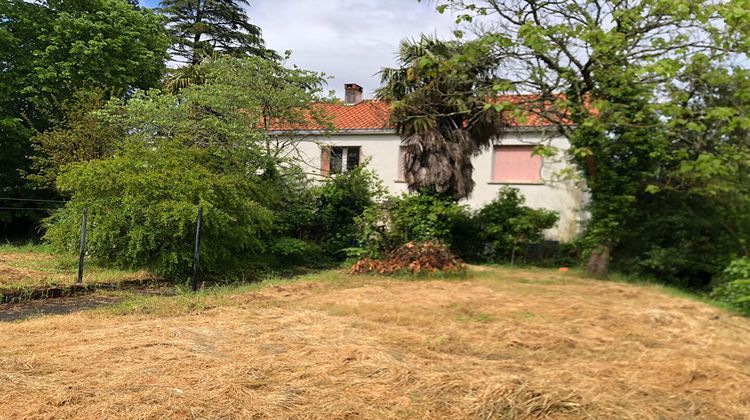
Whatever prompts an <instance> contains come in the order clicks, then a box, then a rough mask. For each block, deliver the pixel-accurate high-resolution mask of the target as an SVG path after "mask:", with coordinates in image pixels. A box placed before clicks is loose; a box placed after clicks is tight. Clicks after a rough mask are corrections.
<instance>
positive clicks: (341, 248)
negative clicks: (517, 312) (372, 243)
mask: <svg viewBox="0 0 750 420" xmlns="http://www.w3.org/2000/svg"><path fill="white" fill-rule="evenodd" d="M384 193H385V189H384V188H383V186H382V183H381V182H380V180H379V179H378V178H377V175H375V173H374V172H372V171H371V170H369V169H367V167H366V165H361V166H359V167H357V168H355V169H354V170H351V171H348V172H345V173H343V174H338V175H335V176H331V177H330V178H328V179H326V180H325V181H324V183H323V184H322V185H320V186H318V187H315V188H313V190H312V192H311V195H312V197H313V200H314V201H313V203H314V208H313V212H312V220H311V223H310V225H309V227H308V230H309V232H308V233H307V235H306V236H308V237H309V238H310V239H311V240H313V241H315V242H317V243H318V244H319V245H320V246H321V247H322V248H323V250H324V251H325V253H326V254H327V255H328V256H330V257H332V258H335V259H342V258H344V257H346V249H348V248H351V247H354V246H356V245H357V239H358V237H359V229H358V227H357V220H358V218H360V217H361V216H362V214H363V213H364V212H365V210H366V209H368V208H370V207H372V206H373V205H374V204H375V203H376V202H377V201H378V200H379V199H380V198H381V197H382V196H383V194H384Z"/></svg>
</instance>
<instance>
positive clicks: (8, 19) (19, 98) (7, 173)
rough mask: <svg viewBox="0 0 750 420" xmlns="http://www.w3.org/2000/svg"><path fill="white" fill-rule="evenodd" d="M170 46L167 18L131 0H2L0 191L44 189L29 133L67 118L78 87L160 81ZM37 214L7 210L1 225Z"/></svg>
mask: <svg viewBox="0 0 750 420" xmlns="http://www.w3.org/2000/svg"><path fill="white" fill-rule="evenodd" d="M168 45H169V38H168V36H167V34H166V32H165V30H164V26H163V22H162V19H161V18H160V17H159V16H157V15H156V14H154V13H153V12H151V11H150V10H146V9H137V8H134V7H133V6H132V5H130V4H128V2H127V1H125V0H85V1H84V0H74V1H67V0H65V1H63V0H49V1H46V2H37V3H30V2H26V1H23V0H0V149H1V150H2V151H3V152H2V153H0V175H2V176H1V177H0V194H2V195H3V196H27V195H34V194H37V195H38V194H39V193H38V192H37V193H34V192H33V191H32V189H33V186H32V185H29V184H28V183H27V181H26V180H25V179H24V177H23V175H22V174H23V172H26V171H27V170H28V167H29V164H30V161H29V158H28V157H29V155H30V154H31V153H32V151H31V147H30V142H29V138H30V137H31V135H32V134H33V133H34V132H35V131H44V130H46V129H48V128H49V127H50V126H52V125H54V124H56V123H64V121H63V120H64V114H63V112H62V108H63V104H65V103H67V102H70V101H72V100H74V96H75V94H76V92H77V91H79V90H85V89H91V88H102V89H105V90H107V91H108V92H111V93H114V94H117V95H124V94H127V93H128V92H130V91H132V90H133V89H146V88H150V87H154V86H158V85H159V83H160V79H161V77H162V75H163V72H164V69H165V65H164V62H165V60H166V57H167V53H166V50H167V47H168ZM19 217H21V218H20V219H19ZM35 218H36V215H35V214H25V215H24V214H22V213H8V212H2V213H0V227H2V230H3V231H4V230H6V229H8V228H9V227H10V225H11V221H13V222H14V223H13V226H15V227H24V226H29V223H31V222H32V221H33V220H35Z"/></svg>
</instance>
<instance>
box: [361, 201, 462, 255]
mask: <svg viewBox="0 0 750 420" xmlns="http://www.w3.org/2000/svg"><path fill="white" fill-rule="evenodd" d="M469 219H470V213H469V210H468V208H467V207H465V206H461V205H458V204H456V202H455V201H453V200H452V199H451V198H449V197H445V196H440V195H434V194H427V193H423V194H406V193H405V194H402V195H401V196H398V197H392V198H390V199H389V200H387V201H386V202H384V203H379V204H378V205H376V206H373V207H370V208H368V209H367V210H366V211H365V212H364V213H363V215H362V217H360V218H359V219H358V222H359V226H360V243H361V245H362V246H363V247H364V249H365V254H366V255H368V256H371V257H375V258H377V257H379V256H382V255H384V254H387V253H389V252H391V251H392V250H394V249H396V248H398V247H400V246H402V245H404V244H406V243H409V242H425V241H432V240H438V241H441V242H443V243H445V244H446V245H447V246H448V247H450V246H451V243H452V242H453V239H454V238H453V234H454V233H455V232H457V229H456V228H457V226H458V225H459V224H460V223H461V222H465V221H467V220H469Z"/></svg>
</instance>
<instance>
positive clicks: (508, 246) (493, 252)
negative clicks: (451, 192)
mask: <svg viewBox="0 0 750 420" xmlns="http://www.w3.org/2000/svg"><path fill="white" fill-rule="evenodd" d="M524 201H525V200H524V198H523V196H521V195H520V193H519V191H518V190H517V189H515V188H503V189H501V190H500V192H499V193H498V195H497V197H496V198H495V199H494V200H492V201H491V202H490V203H488V204H487V205H486V206H484V207H482V208H481V209H480V210H479V211H478V212H477V214H476V216H475V223H476V224H477V226H478V229H479V233H478V235H477V236H478V238H480V240H481V242H483V243H486V244H488V245H489V249H488V250H487V251H489V254H490V255H489V256H490V258H492V259H493V260H495V261H510V263H511V264H513V263H514V262H515V260H516V256H517V255H519V254H520V253H522V252H523V251H524V250H525V247H526V246H527V245H529V244H533V243H538V242H541V241H542V240H543V239H544V230H545V229H549V228H551V227H553V226H554V225H555V223H557V220H558V215H557V213H555V212H553V211H549V210H544V209H532V208H530V207H526V206H524Z"/></svg>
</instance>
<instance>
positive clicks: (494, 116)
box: [377, 36, 507, 200]
mask: <svg viewBox="0 0 750 420" xmlns="http://www.w3.org/2000/svg"><path fill="white" fill-rule="evenodd" d="M486 45H487V43H486V42H470V43H461V42H458V41H440V40H437V39H434V38H430V37H427V36H422V38H420V39H419V40H417V41H414V42H411V41H404V42H402V44H401V49H400V53H399V57H398V58H399V64H400V65H401V67H399V68H395V69H388V68H387V69H383V70H382V71H381V72H380V75H381V78H382V84H383V86H382V87H381V88H380V89H378V91H377V95H378V97H379V98H380V99H382V100H386V101H391V102H392V107H393V112H392V114H391V115H392V122H393V124H394V125H395V127H396V130H397V131H398V133H399V135H400V136H401V139H402V144H403V145H404V148H405V149H404V158H403V159H404V162H403V163H404V168H405V170H404V174H405V180H406V182H407V183H408V185H409V189H410V190H412V191H420V190H429V191H432V192H434V193H436V194H445V195H449V196H451V197H453V198H454V199H456V200H458V199H461V198H465V197H468V196H469V194H471V191H472V190H473V189H474V181H473V180H472V174H473V171H474V167H473V165H472V163H471V159H472V157H474V156H475V155H477V154H478V153H479V152H480V151H481V150H483V149H486V148H487V147H489V146H490V144H491V143H492V139H493V138H495V137H497V136H498V135H500V134H501V133H502V132H503V131H504V127H506V126H507V123H506V119H505V118H504V115H503V114H502V113H501V112H498V111H499V109H498V108H497V107H495V106H492V107H488V106H485V105H486V103H487V98H488V97H493V96H494V95H496V94H497V92H498V91H499V90H501V89H507V86H506V84H504V83H502V82H501V81H499V80H498V78H497V74H496V69H497V62H496V61H495V60H494V59H493V57H492V56H491V55H490V54H488V52H489V51H488V50H487V47H486ZM468 57H470V58H468Z"/></svg>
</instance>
